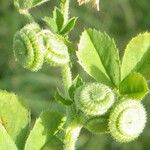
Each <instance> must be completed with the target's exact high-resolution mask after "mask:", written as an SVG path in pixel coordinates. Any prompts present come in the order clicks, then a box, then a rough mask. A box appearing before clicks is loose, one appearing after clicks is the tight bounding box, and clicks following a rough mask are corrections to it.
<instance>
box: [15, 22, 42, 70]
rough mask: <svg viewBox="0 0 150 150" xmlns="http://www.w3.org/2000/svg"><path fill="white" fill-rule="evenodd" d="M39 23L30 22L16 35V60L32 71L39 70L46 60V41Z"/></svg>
mask: <svg viewBox="0 0 150 150" xmlns="http://www.w3.org/2000/svg"><path fill="white" fill-rule="evenodd" d="M40 31H41V29H40V27H39V26H38V25H37V24H34V23H32V24H28V25H26V26H25V27H23V28H22V29H21V30H20V31H18V32H17V33H16V34H15V36H14V41H13V49H14V54H15V57H16V60H17V61H18V62H19V63H20V64H21V65H22V66H23V67H24V68H27V69H29V70H31V71H38V70H39V69H40V68H41V67H42V65H43V62H44V53H45V48H44V41H43V36H42V35H41V34H40Z"/></svg>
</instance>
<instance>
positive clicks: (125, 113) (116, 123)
mask: <svg viewBox="0 0 150 150" xmlns="http://www.w3.org/2000/svg"><path fill="white" fill-rule="evenodd" d="M145 123H146V111H145V108H144V107H143V105H142V104H141V103H140V102H139V101H137V100H132V99H127V100H123V101H122V102H120V103H119V104H117V105H116V107H114V108H113V110H112V111H111V113H110V117H109V123H108V126H109V130H110V133H111V135H112V136H113V138H114V139H116V140H117V141H119V142H130V141H132V140H134V139H136V138H137V137H138V136H139V135H140V133H142V131H143V129H144V127H145Z"/></svg>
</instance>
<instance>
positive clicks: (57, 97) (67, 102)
mask: <svg viewBox="0 0 150 150" xmlns="http://www.w3.org/2000/svg"><path fill="white" fill-rule="evenodd" d="M55 100H56V101H59V102H61V103H62V104H64V105H71V104H72V103H73V102H72V101H71V100H70V99H66V98H64V97H63V96H62V95H61V94H60V92H59V90H57V92H56V93H55Z"/></svg>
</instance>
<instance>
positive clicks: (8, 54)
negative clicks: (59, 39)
mask: <svg viewBox="0 0 150 150" xmlns="http://www.w3.org/2000/svg"><path fill="white" fill-rule="evenodd" d="M54 5H58V1H52V0H51V1H50V2H47V3H46V4H44V5H42V6H40V7H38V8H34V9H33V10H31V13H32V14H33V15H34V17H35V18H36V20H37V21H38V22H39V23H40V24H41V25H42V26H43V25H44V23H43V22H42V20H41V18H42V17H44V16H48V15H52V10H53V7H54ZM149 7H150V0H101V3H100V9H101V10H100V12H96V10H95V9H93V8H91V7H90V5H88V6H87V5H84V6H82V7H79V6H78V4H77V2H76V0H72V1H71V12H70V15H71V16H77V17H79V18H78V23H77V25H76V29H75V30H73V31H72V33H71V35H70V37H71V39H72V40H73V41H74V43H75V44H77V43H78V41H79V37H80V34H81V32H82V31H83V29H84V28H87V27H91V28H96V29H100V30H104V31H106V32H107V33H108V34H109V35H111V36H112V37H114V39H115V41H116V43H117V45H118V48H119V49H120V56H122V52H123V49H124V46H125V45H126V43H127V42H128V41H129V39H130V38H131V37H132V36H135V35H136V34H137V33H139V32H144V31H150V11H149ZM24 24H25V19H24V18H23V17H22V16H20V15H19V14H18V13H17V11H16V10H15V8H14V6H13V3H12V1H11V0H0V89H6V90H7V91H13V92H15V93H17V94H19V95H21V96H22V97H24V99H25V100H26V103H27V104H28V106H29V108H30V109H31V111H32V118H33V122H34V119H35V117H37V115H39V113H40V112H41V111H43V110H47V109H50V110H51V109H52V108H53V109H57V110H59V111H61V112H62V113H63V112H64V109H63V108H62V107H61V105H57V104H56V103H55V102H54V100H53V94H54V92H55V89H56V87H61V82H60V81H61V80H60V79H61V78H60V75H59V74H60V72H59V69H58V70H54V69H53V68H50V67H49V66H47V65H45V66H44V68H43V69H42V70H41V71H40V72H37V73H32V72H29V71H27V70H25V69H23V68H22V67H20V66H19V65H18V64H17V63H16V62H15V60H14V57H13V51H12V41H13V35H14V33H15V32H16V31H17V30H19V29H20V28H21V27H23V25H24ZM75 48H76V46H75ZM74 60H76V58H75V57H74ZM73 72H74V74H75V75H76V74H77V73H80V74H81V76H82V77H83V78H84V79H86V80H90V78H89V77H87V75H86V74H85V73H84V72H83V71H82V69H81V67H79V65H78V64H77V63H75V64H74V67H73ZM149 99H150V95H148V96H146V98H145V100H144V103H145V106H146V109H147V111H148V114H147V116H148V123H147V127H146V129H145V130H144V133H143V134H142V135H141V136H140V137H139V138H138V140H136V141H135V142H132V143H129V144H120V143H117V142H115V141H114V140H113V139H112V138H110V137H109V136H104V135H102V136H94V135H91V134H90V133H89V132H87V131H86V130H83V131H82V134H81V136H80V138H79V141H78V150H131V149H132V150H149V147H150V142H149V141H150V119H149V118H150V100H149ZM52 106H53V107H52ZM61 149H62V143H61V142H60V141H58V140H57V139H55V138H53V140H52V141H51V142H50V143H48V144H47V145H46V146H45V148H44V150H61Z"/></svg>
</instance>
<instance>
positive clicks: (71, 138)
mask: <svg viewBox="0 0 150 150" xmlns="http://www.w3.org/2000/svg"><path fill="white" fill-rule="evenodd" d="M81 129H82V125H81V124H79V123H78V122H76V121H74V122H72V123H70V124H69V125H68V126H67V129H66V134H65V139H64V150H75V144H76V141H77V139H78V137H79V134H80V131H81Z"/></svg>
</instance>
